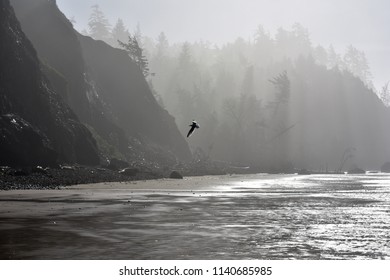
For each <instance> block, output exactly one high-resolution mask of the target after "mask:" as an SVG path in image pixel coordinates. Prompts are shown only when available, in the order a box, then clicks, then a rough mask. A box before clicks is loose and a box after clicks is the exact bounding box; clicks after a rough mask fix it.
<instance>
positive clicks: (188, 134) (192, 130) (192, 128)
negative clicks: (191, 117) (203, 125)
mask: <svg viewBox="0 0 390 280" xmlns="http://www.w3.org/2000/svg"><path fill="white" fill-rule="evenodd" d="M194 129H195V127H194V126H192V127H191V129H190V131H188V133H187V138H188V137H190V135H191V134H192V132H194Z"/></svg>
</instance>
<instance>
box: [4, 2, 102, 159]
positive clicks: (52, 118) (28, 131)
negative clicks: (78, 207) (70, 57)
mask: <svg viewBox="0 0 390 280" xmlns="http://www.w3.org/2000/svg"><path fill="white" fill-rule="evenodd" d="M0 38H1V44H0V62H1V63H0V128H1V132H2V133H1V136H2V139H1V141H0V150H1V163H0V164H3V165H8V164H9V165H31V164H32V165H33V164H41V165H53V164H55V163H60V162H69V163H80V164H89V165H95V164H98V163H99V157H98V153H97V147H96V143H95V141H94V139H93V138H92V136H91V134H90V132H89V131H88V129H87V128H86V127H85V126H83V125H82V124H81V123H80V122H79V121H78V119H77V117H76V116H75V115H74V113H73V112H72V111H71V110H70V109H69V107H68V106H67V105H66V104H65V103H64V102H63V101H62V99H61V98H60V97H59V95H58V94H57V93H56V92H54V91H53V89H52V87H51V85H50V83H49V81H48V80H47V78H46V77H45V76H44V75H43V74H42V71H41V65H40V62H39V60H38V58H37V54H36V51H35V49H34V47H33V46H32V44H31V42H30V41H29V40H28V39H27V37H26V36H25V34H24V33H23V31H22V29H21V26H20V24H19V22H18V21H17V19H16V17H15V13H14V11H13V9H12V7H11V6H10V4H9V1H8V0H5V1H1V2H0Z"/></svg>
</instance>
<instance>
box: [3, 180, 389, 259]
mask: <svg viewBox="0 0 390 280" xmlns="http://www.w3.org/2000/svg"><path fill="white" fill-rule="evenodd" d="M242 178H244V177H241V178H240V179H239V180H236V181H234V180H233V181H228V182H227V183H224V184H220V185H218V184H216V185H210V186H209V187H207V188H202V189H194V190H187V191H183V190H181V191H179V190H178V191H172V190H170V191H169V192H168V191H164V190H157V191H153V192H150V191H138V192H137V191H134V192H132V193H129V192H128V191H126V190H123V191H121V192H118V193H117V195H116V196H115V197H116V199H113V200H102V201H101V207H98V208H97V209H96V211H95V212H93V211H89V212H87V214H77V213H69V212H67V211H64V212H62V213H58V214H57V216H56V217H55V220H56V221H58V222H57V224H55V225H53V224H51V223H48V221H47V220H44V219H41V220H39V219H35V220H32V219H30V220H26V219H19V220H4V219H3V220H2V221H1V222H2V225H1V234H2V239H1V243H0V244H1V245H0V249H1V252H2V253H1V254H2V257H3V258H27V259H28V258H50V259H51V258H54V259H55V258H65V259H68V258H69V259H72V258H88V259H389V258H390V249H389V248H390V237H389V235H388V231H389V229H390V219H389V209H390V208H389V206H390V199H389V197H390V196H389V190H390V176H388V175H383V174H366V175H357V176H355V175H344V174H342V175H304V176H296V175H295V176H294V175H291V176H286V175H283V176H282V175H281V176H277V175H259V177H258V178H253V177H251V178H250V179H248V180H245V179H242ZM78 199H79V200H82V201H83V203H84V204H85V205H87V204H88V199H84V200H83V198H78ZM75 200H76V201H77V198H75ZM95 203H96V201H95ZM84 204H83V205H84ZM64 205H66V203H65V202H64ZM99 211H100V212H99ZM53 219H54V218H53Z"/></svg>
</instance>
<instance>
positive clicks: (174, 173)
mask: <svg viewBox="0 0 390 280" xmlns="http://www.w3.org/2000/svg"><path fill="white" fill-rule="evenodd" d="M169 178H171V179H183V175H181V174H180V173H179V172H177V171H172V172H171V175H169Z"/></svg>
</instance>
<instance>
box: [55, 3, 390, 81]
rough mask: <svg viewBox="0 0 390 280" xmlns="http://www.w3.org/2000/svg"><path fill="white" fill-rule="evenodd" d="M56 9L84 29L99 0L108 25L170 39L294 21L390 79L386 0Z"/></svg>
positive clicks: (376, 77) (213, 37)
mask: <svg viewBox="0 0 390 280" xmlns="http://www.w3.org/2000/svg"><path fill="white" fill-rule="evenodd" d="M57 3H58V5H59V7H60V8H61V10H62V11H63V12H64V13H65V14H66V15H67V16H68V17H69V18H72V17H74V20H75V21H76V23H75V27H76V29H78V30H79V31H81V30H83V29H87V22H88V18H89V15H90V13H91V6H92V5H94V4H98V5H99V6H100V8H101V10H102V11H103V12H104V13H105V15H106V16H107V18H108V19H109V21H110V23H111V24H112V25H114V24H115V22H116V20H117V18H121V19H123V21H124V23H125V25H126V26H127V27H128V28H129V30H130V31H134V30H135V28H136V25H137V23H139V24H140V25H141V29H142V32H143V34H144V35H146V36H148V37H151V38H155V39H156V38H157V36H158V34H159V33H160V32H161V31H163V32H165V34H166V35H167V37H168V38H169V40H170V42H184V41H190V42H193V41H199V40H203V41H209V42H210V43H211V44H219V45H221V44H223V43H226V42H231V41H233V40H235V39H236V38H237V37H243V38H245V39H253V34H254V32H255V31H256V29H257V26H258V25H259V24H261V25H262V26H264V28H265V29H266V30H269V31H270V32H276V30H277V29H278V28H279V27H281V26H283V27H286V28H287V27H289V26H291V25H292V24H294V23H296V22H298V23H300V24H302V25H303V26H304V27H306V28H307V29H308V30H309V32H310V38H311V40H312V42H313V44H315V45H316V44H320V45H322V46H325V47H327V46H329V45H330V44H332V45H333V46H334V47H335V49H336V50H337V51H340V52H341V51H344V50H345V48H346V47H347V46H348V45H349V44H353V45H354V46H355V47H357V48H358V49H360V50H362V51H364V52H365V53H366V55H367V58H368V60H369V62H370V68H371V71H372V73H373V82H374V85H375V86H376V88H378V89H379V88H380V87H382V86H383V85H384V84H385V82H387V81H388V80H389V79H390V73H389V70H388V66H387V64H388V63H387V61H388V59H386V58H388V57H389V55H390V47H389V46H390V34H389V32H387V31H386V26H389V25H390V17H389V16H388V11H389V10H390V3H389V1H386V0H359V1H353V0H344V1H337V0H330V1H321V0H315V1H308V0H307V1H306V0H292V1H286V0H278V1H266V0H258V1H255V0H241V1H238V0H213V1H203V0H201V1H197V0H189V1H181V0H166V1H158V0H157V1H156V0H146V1H134V0H131V1H127V0H116V1H115V5H113V2H112V1H107V0H85V1H77V0H58V1H57Z"/></svg>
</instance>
